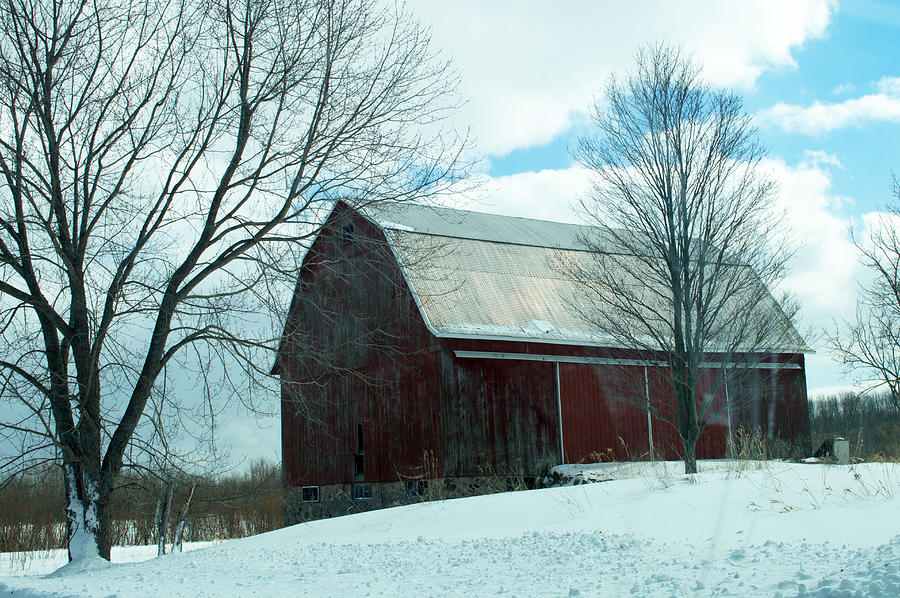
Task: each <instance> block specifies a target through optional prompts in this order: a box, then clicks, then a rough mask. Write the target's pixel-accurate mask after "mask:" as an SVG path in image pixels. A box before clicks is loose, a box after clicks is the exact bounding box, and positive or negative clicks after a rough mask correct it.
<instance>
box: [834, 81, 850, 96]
mask: <svg viewBox="0 0 900 598" xmlns="http://www.w3.org/2000/svg"><path fill="white" fill-rule="evenodd" d="M854 89H856V86H855V85H854V84H853V83H841V84H840V85H836V86H835V87H834V89H832V90H831V93H832V94H834V95H836V96H840V95H844V94H845V93H850V92H851V91H853V90H854Z"/></svg>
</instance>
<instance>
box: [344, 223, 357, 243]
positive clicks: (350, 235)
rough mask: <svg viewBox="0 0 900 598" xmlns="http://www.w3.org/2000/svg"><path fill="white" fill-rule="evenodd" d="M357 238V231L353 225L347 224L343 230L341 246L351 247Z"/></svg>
mask: <svg viewBox="0 0 900 598" xmlns="http://www.w3.org/2000/svg"><path fill="white" fill-rule="evenodd" d="M355 238H356V229H355V228H353V223H348V224H345V225H344V226H343V227H342V228H341V244H342V245H349V244H350V243H353V240H354V239H355Z"/></svg>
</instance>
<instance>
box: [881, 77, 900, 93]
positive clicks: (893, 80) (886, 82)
mask: <svg viewBox="0 0 900 598" xmlns="http://www.w3.org/2000/svg"><path fill="white" fill-rule="evenodd" d="M875 88H876V89H877V90H878V91H880V92H881V93H883V94H887V95H891V96H895V97H896V96H900V77H882V78H881V79H879V80H878V81H876V82H875Z"/></svg>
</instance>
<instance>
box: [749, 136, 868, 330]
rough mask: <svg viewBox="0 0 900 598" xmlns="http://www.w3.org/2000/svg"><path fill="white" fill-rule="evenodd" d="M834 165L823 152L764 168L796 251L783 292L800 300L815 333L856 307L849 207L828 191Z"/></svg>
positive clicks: (769, 162) (770, 163)
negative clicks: (774, 184) (775, 190)
mask: <svg viewBox="0 0 900 598" xmlns="http://www.w3.org/2000/svg"><path fill="white" fill-rule="evenodd" d="M838 164H839V163H838ZM835 166H836V165H835V162H834V158H833V157H831V156H829V155H828V154H824V152H808V153H807V155H806V160H804V161H803V162H801V163H800V164H798V165H796V166H789V165H788V164H786V163H785V162H784V161H783V160H780V159H768V160H766V161H765V162H764V163H763V167H764V168H765V169H766V171H767V172H768V173H769V175H770V176H772V177H773V179H774V180H775V181H777V182H778V184H779V191H778V197H777V200H776V201H777V205H778V207H779V209H780V210H782V211H783V212H784V215H785V224H786V226H787V228H788V229H789V230H790V231H791V236H792V242H793V243H795V244H796V245H797V246H798V251H797V254H796V255H795V256H794V259H793V260H791V263H790V264H789V267H790V271H789V274H788V277H787V279H786V280H785V281H784V287H785V289H786V290H789V291H790V292H792V293H793V294H794V295H796V297H797V298H798V299H799V300H800V304H801V310H802V311H801V317H802V318H803V321H804V323H805V324H808V325H810V326H812V327H814V328H815V329H817V330H819V331H821V330H823V329H825V328H828V327H829V326H830V324H831V321H832V318H834V317H841V316H843V317H846V316H849V315H850V314H852V313H853V311H854V309H855V306H856V283H855V279H856V275H857V272H858V268H859V267H858V260H857V252H856V248H855V247H854V246H853V243H852V242H851V241H850V229H849V224H850V220H849V215H848V214H847V213H846V211H845V206H847V205H848V204H849V203H851V202H850V200H849V199H848V198H845V197H841V196H839V195H836V194H835V193H834V191H833V189H832V181H831V173H830V170H829V168H831V167H835Z"/></svg>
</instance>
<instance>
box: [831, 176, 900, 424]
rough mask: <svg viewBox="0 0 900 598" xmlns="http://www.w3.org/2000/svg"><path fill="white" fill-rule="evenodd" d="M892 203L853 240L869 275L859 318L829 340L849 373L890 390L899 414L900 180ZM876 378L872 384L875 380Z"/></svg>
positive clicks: (858, 309)
mask: <svg viewBox="0 0 900 598" xmlns="http://www.w3.org/2000/svg"><path fill="white" fill-rule="evenodd" d="M893 194H894V201H893V202H892V203H891V204H890V205H889V206H888V207H887V209H886V210H885V211H884V212H882V213H881V217H880V218H879V219H878V221H877V222H876V223H875V225H874V227H873V228H872V230H871V232H870V236H869V238H868V239H863V240H857V239H854V244H855V245H856V248H857V249H858V250H859V252H860V256H861V258H862V263H863V265H864V266H865V267H866V269H867V270H868V271H869V273H870V274H871V276H872V278H871V281H870V282H869V283H868V284H867V285H865V286H863V288H862V293H861V295H860V299H859V304H858V305H857V308H856V318H855V320H853V321H851V322H844V329H843V330H837V329H836V330H835V331H834V332H833V333H832V334H831V335H830V336H829V344H830V345H831V349H832V351H834V353H836V354H837V356H838V358H839V359H840V360H841V362H842V363H843V364H844V366H845V367H846V368H847V369H848V370H849V371H851V372H856V373H857V374H860V375H862V376H864V377H865V378H866V379H867V380H866V381H867V382H868V383H869V385H870V388H869V390H871V389H873V388H877V387H879V386H882V385H884V386H887V390H888V393H889V395H888V396H889V397H890V401H891V403H892V404H893V405H894V407H895V408H896V409H898V410H900V230H898V222H900V220H898V218H900V182H898V181H897V179H896V178H895V179H894V185H893ZM873 378H874V380H873Z"/></svg>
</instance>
